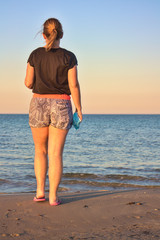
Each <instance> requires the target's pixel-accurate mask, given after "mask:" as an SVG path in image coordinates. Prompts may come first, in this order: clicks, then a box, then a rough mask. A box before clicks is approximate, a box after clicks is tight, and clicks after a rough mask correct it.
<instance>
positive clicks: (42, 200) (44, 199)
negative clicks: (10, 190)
mask: <svg viewBox="0 0 160 240" xmlns="http://www.w3.org/2000/svg"><path fill="white" fill-rule="evenodd" d="M33 201H34V202H44V201H46V198H45V196H43V197H37V196H36V197H34V198H33Z"/></svg>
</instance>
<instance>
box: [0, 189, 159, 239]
mask: <svg viewBox="0 0 160 240" xmlns="http://www.w3.org/2000/svg"><path fill="white" fill-rule="evenodd" d="M33 197H34V194H19V195H16V194H10V195H3V194H2V195H0V214H1V218H0V239H4V240H5V239H7V240H9V239H22V240H42V239H43V240H44V239H51V240H52V239H53V240H54V239H57V240H71V239H74V240H78V239H107V240H109V239H112V240H113V239H117V240H119V239H160V227H159V224H160V189H159V188H157V189H141V190H128V191H127V190H125V191H124V190H117V191H116V190H115V191H92V192H76V193H60V194H59V197H60V198H61V200H62V204H61V205H59V206H56V207H55V206H50V205H49V202H48V199H47V201H46V202H43V203H35V202H33V200H32V199H33Z"/></svg>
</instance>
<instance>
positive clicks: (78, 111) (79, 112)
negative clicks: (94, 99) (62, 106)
mask: <svg viewBox="0 0 160 240" xmlns="http://www.w3.org/2000/svg"><path fill="white" fill-rule="evenodd" d="M76 112H77V114H78V117H79V119H80V120H81V121H82V119H83V116H82V110H76Z"/></svg>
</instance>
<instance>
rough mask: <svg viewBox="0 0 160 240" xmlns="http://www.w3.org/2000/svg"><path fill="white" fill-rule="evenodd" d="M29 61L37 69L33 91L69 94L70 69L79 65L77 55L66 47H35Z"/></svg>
mask: <svg viewBox="0 0 160 240" xmlns="http://www.w3.org/2000/svg"><path fill="white" fill-rule="evenodd" d="M28 62H29V63H30V65H31V66H32V67H34V69H35V78H34V85H33V92H34V93H38V94H67V95H70V94H71V93H70V89H69V86H68V70H69V69H71V68H73V66H75V65H77V59H76V57H75V55H74V54H73V53H72V52H70V51H68V50H66V49H64V48H60V47H59V48H51V49H50V50H49V51H46V49H45V48H44V47H40V48H37V49H35V50H34V51H33V52H32V53H31V54H30V56H29V59H28Z"/></svg>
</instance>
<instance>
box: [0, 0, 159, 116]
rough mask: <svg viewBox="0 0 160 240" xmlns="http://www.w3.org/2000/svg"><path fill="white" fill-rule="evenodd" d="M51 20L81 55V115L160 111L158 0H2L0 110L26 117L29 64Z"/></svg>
mask: <svg viewBox="0 0 160 240" xmlns="http://www.w3.org/2000/svg"><path fill="white" fill-rule="evenodd" d="M50 17H56V18H58V19H59V20H60V21H61V23H62V25H63V29H64V38H63V39H62V41H61V47H64V48H67V49H68V50H70V51H73V52H74V53H75V55H76V56H77V59H78V77H79V82H80V86H81V91H82V103H83V112H84V113H104V114H112V113H113V114H116V113H117V114H119V113H122V114H125V113H127V114H139V113H141V114H147V113H149V114H154V113H155V114H160V0H112V1H111V0H80V1H75V0H68V1H66V0H59V1H55V0H45V1H42V0H5V1H0V29H1V38H0V46H1V51H0V113H28V108H29V102H30V99H31V97H32V92H31V90H29V89H27V88H26V87H25V86H24V77H25V71H26V62H27V59H28V56H29V54H30V52H31V51H32V50H33V49H35V48H37V47H39V46H43V45H44V41H43V39H42V37H41V34H38V35H37V36H36V34H37V32H39V31H40V30H41V29H42V25H43V23H44V21H45V20H46V19H48V18H50Z"/></svg>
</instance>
